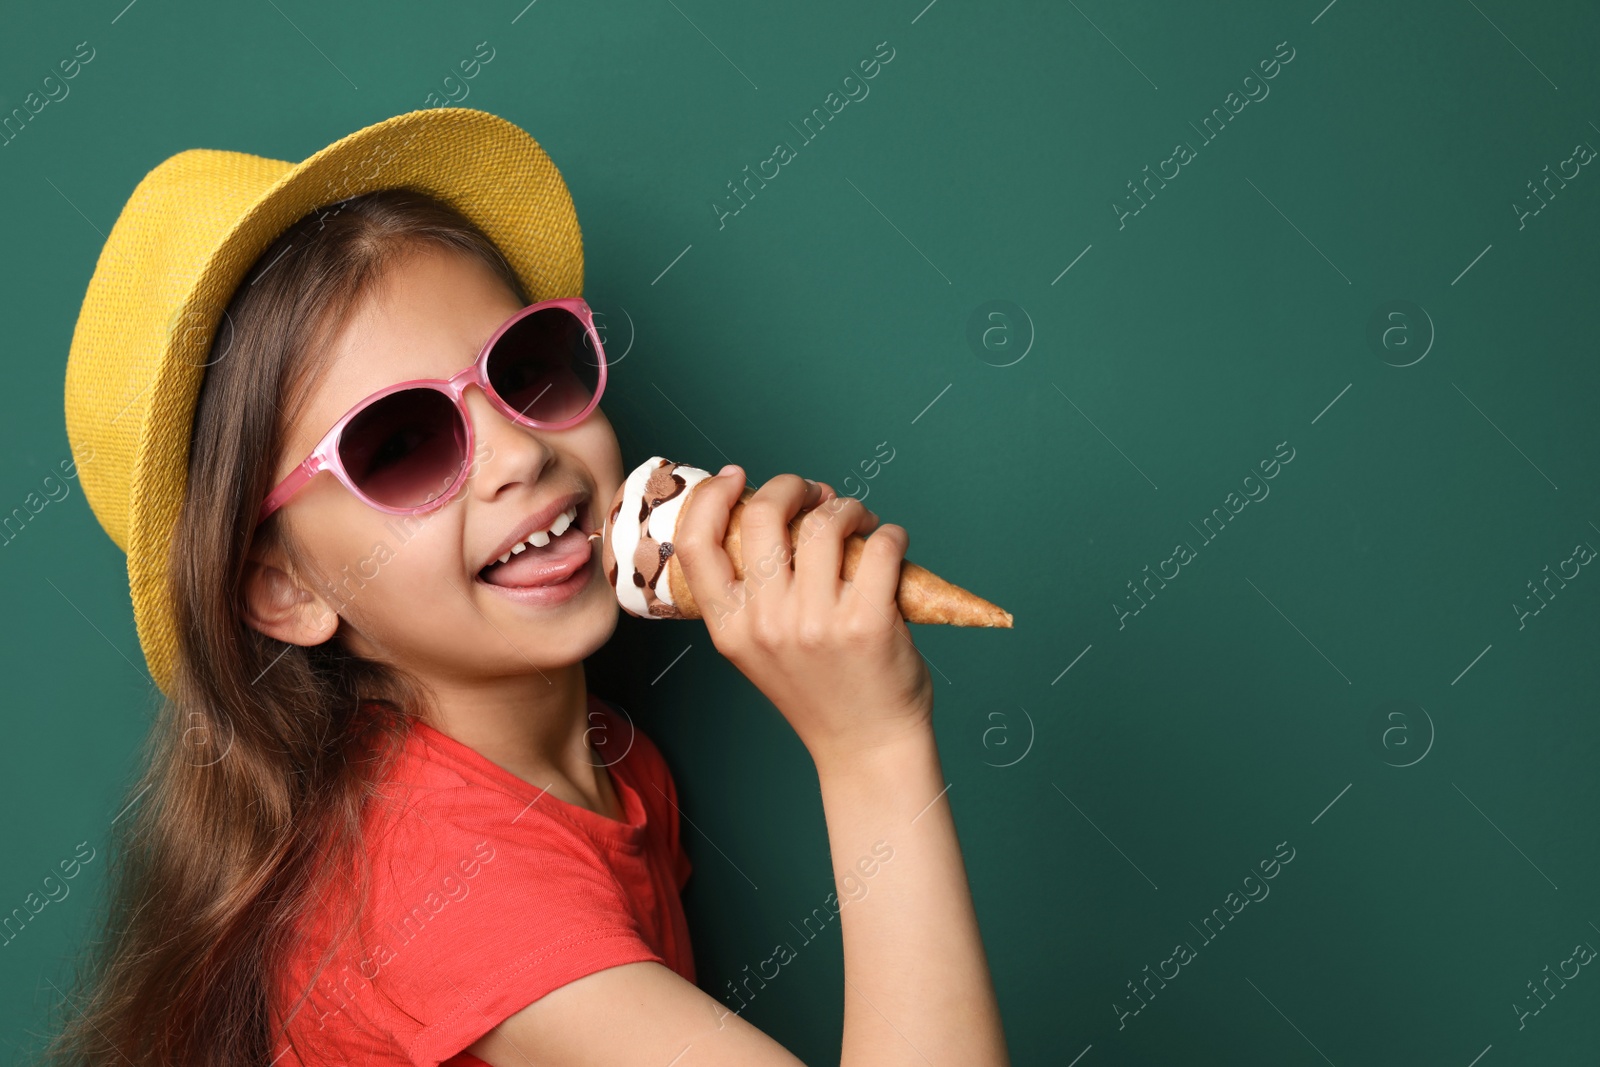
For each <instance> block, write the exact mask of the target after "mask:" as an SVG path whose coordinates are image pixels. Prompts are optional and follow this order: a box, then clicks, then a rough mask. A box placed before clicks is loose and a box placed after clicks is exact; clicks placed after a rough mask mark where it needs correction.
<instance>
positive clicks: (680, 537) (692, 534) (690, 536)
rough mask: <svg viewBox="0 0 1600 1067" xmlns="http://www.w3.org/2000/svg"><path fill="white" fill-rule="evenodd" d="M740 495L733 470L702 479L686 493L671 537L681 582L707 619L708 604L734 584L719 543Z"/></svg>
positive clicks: (740, 481) (738, 473)
mask: <svg viewBox="0 0 1600 1067" xmlns="http://www.w3.org/2000/svg"><path fill="white" fill-rule="evenodd" d="M743 492H744V471H743V470H740V469H739V468H737V467H735V468H734V469H733V470H732V471H730V472H729V473H727V474H722V475H713V476H712V477H710V478H705V479H702V480H701V481H699V482H697V483H696V484H695V486H694V487H693V489H691V490H690V494H689V500H688V502H687V503H685V504H684V507H683V511H682V513H681V514H680V515H679V516H678V525H677V529H676V530H675V531H674V533H673V536H674V537H675V538H676V540H675V541H674V543H673V553H674V554H675V555H676V556H677V557H678V564H679V566H681V567H682V568H683V580H684V581H685V582H687V583H688V585H689V591H690V592H691V593H693V594H694V600H695V603H696V604H697V605H699V607H700V614H701V615H702V616H705V617H707V618H709V617H710V613H711V604H712V603H715V602H717V601H720V600H721V599H722V598H723V597H724V596H725V595H726V594H727V591H728V589H729V587H730V586H732V584H733V583H734V581H735V580H736V579H735V577H734V570H733V561H732V560H731V559H729V558H728V552H727V549H725V548H723V546H722V541H723V538H725V537H726V536H727V535H728V514H729V512H731V511H732V510H733V505H734V503H735V502H737V501H738V499H739V495H740V494H741V493H743Z"/></svg>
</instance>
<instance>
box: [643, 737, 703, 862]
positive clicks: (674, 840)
mask: <svg viewBox="0 0 1600 1067" xmlns="http://www.w3.org/2000/svg"><path fill="white" fill-rule="evenodd" d="M638 744H639V749H640V751H639V759H638V761H637V762H636V763H635V764H634V766H635V767H636V768H637V771H636V773H638V774H639V775H641V776H642V778H643V779H644V789H643V793H644V797H645V803H646V805H648V807H649V809H650V822H651V824H652V825H653V826H658V827H663V828H664V830H663V831H662V832H663V837H664V852H665V854H666V856H667V859H668V862H669V863H670V864H671V870H672V884H673V886H674V887H675V888H676V889H677V890H678V891H679V892H680V893H681V892H682V891H683V887H684V885H685V884H686V883H687V882H688V881H689V875H690V874H692V873H693V872H694V864H692V863H690V862H689V853H688V852H687V851H686V850H685V849H684V847H683V833H682V824H683V816H682V814H681V812H680V811H679V810H678V803H679V801H678V786H677V783H676V782H674V781H673V780H672V769H671V768H670V767H668V766H667V760H666V757H665V756H663V755H662V754H661V750H660V749H659V748H657V747H656V744H655V742H654V741H652V740H650V737H649V735H647V734H645V733H644V732H643V731H642V730H641V731H640V732H639V735H638Z"/></svg>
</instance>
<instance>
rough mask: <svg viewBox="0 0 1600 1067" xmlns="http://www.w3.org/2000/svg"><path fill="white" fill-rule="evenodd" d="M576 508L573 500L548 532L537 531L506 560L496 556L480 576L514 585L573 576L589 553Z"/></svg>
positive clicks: (491, 583)
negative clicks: (570, 505) (577, 519)
mask: <svg viewBox="0 0 1600 1067" xmlns="http://www.w3.org/2000/svg"><path fill="white" fill-rule="evenodd" d="M577 510H578V506H577V505H576V504H574V505H573V506H572V507H570V508H568V509H567V510H566V511H564V512H562V513H561V514H560V515H558V516H556V520H555V522H554V523H552V524H551V527H550V530H549V532H548V533H546V532H545V531H537V532H535V533H534V534H532V535H531V536H530V537H529V538H528V540H526V541H524V542H522V545H521V548H520V549H513V550H512V552H511V554H510V555H509V557H507V558H505V560H504V562H502V561H500V560H496V561H495V562H494V563H491V564H489V566H487V567H485V568H484V569H483V570H482V571H480V572H479V576H480V577H481V578H482V579H483V580H484V581H485V582H487V583H488V584H490V585H499V586H504V587H506V588H512V589H515V588H527V587H530V586H540V585H555V584H556V583H557V582H563V581H565V580H566V579H568V578H570V577H571V576H572V575H573V574H574V573H575V572H576V571H577V570H578V569H579V568H580V567H582V566H583V565H584V564H586V563H588V562H589V556H590V541H589V537H588V535H586V534H585V533H584V532H583V530H582V528H581V527H580V526H579V524H578V523H577V522H576V521H575V520H576V515H575V513H576V512H577ZM541 541H542V542H543V543H542V544H541Z"/></svg>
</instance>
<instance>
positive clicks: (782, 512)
mask: <svg viewBox="0 0 1600 1067" xmlns="http://www.w3.org/2000/svg"><path fill="white" fill-rule="evenodd" d="M814 493H815V490H813V489H812V488H811V487H810V486H809V485H807V483H806V480H805V479H804V478H802V477H800V476H799V475H798V474H779V475H777V476H776V477H773V478H771V479H769V480H768V481H767V483H766V484H765V485H763V486H762V487H761V488H759V489H757V490H756V491H755V494H754V495H753V496H751V497H750V499H749V500H748V501H746V502H745V505H744V515H743V517H742V518H741V519H740V520H739V523H740V526H739V529H740V533H739V547H740V552H741V555H742V556H743V557H744V573H745V581H746V582H750V583H753V584H760V585H766V584H768V583H770V582H776V583H777V586H776V590H775V591H777V592H780V593H781V592H782V591H783V590H784V589H787V588H788V586H789V583H790V581H791V579H792V577H793V572H792V571H791V570H790V567H789V561H790V560H791V559H792V558H793V555H794V546H793V545H792V544H791V543H790V540H789V523H790V522H792V521H793V520H794V517H795V515H796V514H797V513H798V512H799V511H800V508H801V506H802V505H804V504H805V502H806V497H808V496H812V495H813V494H814Z"/></svg>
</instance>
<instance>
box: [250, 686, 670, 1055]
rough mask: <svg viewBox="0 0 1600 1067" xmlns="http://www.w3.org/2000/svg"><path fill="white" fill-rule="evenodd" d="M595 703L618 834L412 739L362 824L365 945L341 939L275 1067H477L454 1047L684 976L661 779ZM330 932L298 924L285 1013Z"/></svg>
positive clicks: (604, 820) (418, 734)
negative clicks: (545, 1006)
mask: <svg viewBox="0 0 1600 1067" xmlns="http://www.w3.org/2000/svg"><path fill="white" fill-rule="evenodd" d="M589 708H590V713H591V714H590V720H589V721H590V723H591V729H592V730H594V731H595V733H594V734H593V735H592V737H591V740H592V741H593V743H594V744H595V747H596V749H597V751H598V752H599V754H600V758H601V759H602V760H603V761H605V762H606V763H608V764H609V770H610V774H611V782H612V785H613V786H614V788H615V791H616V793H617V795H618V797H619V799H620V800H621V802H622V808H623V812H624V820H623V821H622V822H618V821H617V820H615V819H611V818H608V817H606V816H604V815H600V814H598V813H596V812H592V811H590V810H588V809H587V808H582V807H578V806H577V805H575V804H569V803H567V802H566V801H564V800H560V799H558V798H557V797H555V796H552V795H550V794H549V793H546V792H544V791H543V790H542V789H540V788H539V787H538V786H535V785H531V784H529V783H528V782H526V781H524V780H522V779H521V778H519V777H517V776H516V775H514V774H512V773H511V772H510V771H507V770H506V769H504V768H503V767H500V766H498V765H496V764H494V763H492V762H491V761H490V760H488V759H487V758H485V757H484V756H482V755H479V754H478V753H477V752H476V751H474V750H473V749H471V748H468V747H467V746H466V745H463V744H462V743H460V742H459V741H456V740H454V739H452V738H450V737H448V736H446V735H445V734H443V733H441V732H440V731H438V730H436V729H434V728H432V727H430V726H427V725H425V724H418V725H417V726H416V727H415V728H414V730H413V732H412V734H411V735H410V737H408V738H407V740H406V743H405V748H404V751H403V753H402V754H401V755H400V756H399V758H398V759H397V761H396V763H395V765H394V769H393V771H392V773H391V775H390V777H389V778H388V780H387V782H386V784H385V786H384V788H383V790H382V793H383V800H382V801H379V802H374V803H373V805H372V806H371V807H370V808H369V810H368V814H367V816H366V817H365V824H364V825H365V826H366V827H367V829H366V831H365V833H366V838H365V847H366V848H367V850H368V854H369V856H370V859H371V871H372V875H371V878H372V881H371V885H370V888H369V891H368V905H367V908H366V909H365V911H364V913H363V917H362V920H361V925H360V927H359V929H360V937H361V940H360V941H359V942H355V941H353V940H352V939H350V938H346V940H345V941H344V942H343V943H342V944H341V945H340V946H339V949H338V950H337V952H336V954H335V955H334V956H333V957H332V959H331V960H330V961H329V962H328V964H327V965H326V966H325V967H324V968H323V970H322V972H321V974H320V976H319V977H318V978H317V981H316V983H315V986H314V987H313V990H312V992H311V995H310V997H309V998H308V999H306V1000H305V1001H304V1002H302V1003H301V1004H300V1006H299V1008H298V1009H295V1014H294V1015H293V1017H291V1018H290V1020H289V1022H288V1026H287V1030H288V1033H289V1035H290V1036H292V1037H293V1039H294V1041H295V1048H294V1049H289V1050H287V1051H286V1050H285V1046H286V1044H287V1042H286V1041H285V1039H284V1035H283V1034H282V1033H274V1035H273V1049H274V1054H275V1055H277V1054H281V1057H282V1058H281V1059H279V1060H278V1061H277V1065H279V1067H290V1065H295V1064H299V1063H301V1062H304V1063H306V1064H313V1065H318V1067H320V1065H322V1064H397V1065H398V1064H418V1065H422V1067H435V1065H437V1064H441V1063H443V1064H446V1065H447V1067H485V1065H484V1064H483V1061H482V1060H480V1059H478V1058H477V1057H476V1056H472V1055H469V1054H468V1053H466V1052H464V1051H463V1050H464V1049H465V1048H466V1047H467V1046H468V1045H471V1044H472V1043H473V1042H474V1041H476V1040H477V1039H478V1038H480V1037H482V1036H483V1035H484V1034H486V1033H488V1032H489V1031H490V1030H492V1029H493V1028H494V1027H495V1026H497V1025H498V1024H499V1023H500V1022H501V1021H502V1020H504V1019H505V1018H507V1017H508V1016H510V1015H512V1014H514V1013H515V1012H517V1011H518V1010H520V1009H522V1008H524V1007H526V1006H527V1005H528V1004H531V1003H532V1002H534V1001H536V1000H538V999H539V998H540V997H542V996H544V995H545V994H546V993H548V992H550V991H551V990H552V989H556V988H558V987H559V986H562V985H564V984H566V983H567V982H571V981H573V980H574V979H577V978H581V977H583V976H584V975H586V974H591V973H593V972H594V971H599V970H603V969H605V968H607V967H614V966H617V965H618V964H622V963H632V962H635V961H638V960H655V961H657V962H659V963H662V964H665V965H666V966H668V967H671V968H672V969H673V970H674V971H676V972H677V973H679V974H681V975H682V976H683V977H684V978H686V979H688V980H689V981H691V982H693V981H694V980H695V978H694V957H693V955H692V953H691V952H690V947H689V928H688V924H687V922H686V921H685V919H684V914H683V905H682V902H681V901H680V899H679V896H678V894H679V890H681V889H682V888H683V885H684V883H685V882H686V881H687V880H688V878H689V873H690V869H691V868H690V863H689V857H688V856H687V855H686V854H685V853H684V851H683V846H682V843H681V841H680V839H679V835H678V809H677V790H676V788H675V787H674V785H673V781H672V775H671V773H670V772H669V770H668V769H667V764H666V761H665V760H664V759H663V758H662V756H661V753H660V751H659V750H658V749H657V748H656V747H655V745H654V744H653V743H652V742H651V741H650V739H649V738H648V737H646V736H645V734H644V732H643V731H641V730H639V729H637V728H636V727H635V726H634V725H633V724H632V723H631V722H630V721H629V720H628V719H627V718H625V717H624V716H623V715H621V714H620V713H618V712H617V711H616V710H615V709H613V708H611V707H610V705H608V704H606V703H605V702H603V701H601V700H600V699H599V698H598V697H595V696H594V695H593V694H590V697H589ZM602 731H603V732H602ZM618 753H621V755H618ZM346 907H348V905H346ZM347 914H348V911H347V910H341V911H340V913H339V915H338V916H337V918H338V919H340V920H342V919H343V918H344V917H345V916H346V915H347ZM331 921H334V917H331V916H330V915H329V914H328V909H327V908H321V907H319V908H318V909H317V910H316V911H315V912H313V913H312V914H311V915H310V916H309V917H308V921H307V928H308V929H309V930H311V931H312V933H311V935H310V937H309V938H308V939H307V941H306V945H305V948H304V950H303V951H302V952H301V953H300V954H299V955H298V956H297V957H296V958H294V959H293V960H291V961H290V963H289V966H288V968H287V973H286V974H285V975H284V980H283V983H282V985H281V987H280V988H279V990H278V998H279V999H278V1002H277V1004H276V1005H275V1007H276V1010H277V1011H278V1012H282V1011H284V1010H288V1008H289V1006H291V1005H292V1004H293V1003H294V1000H295V998H297V997H298V996H299V995H300V994H301V993H303V992H304V991H305V989H306V987H307V982H308V976H309V974H310V972H311V969H312V968H313V967H314V966H315V965H316V963H317V962H318V961H319V960H320V959H321V957H322V955H323V954H324V953H325V952H326V950H327V948H328V945H329V941H330V939H331V936H332V931H331V930H330V929H329V927H328V924H329V923H330V922H331ZM358 945H359V947H357V946H358ZM275 1017H277V1016H276V1015H275Z"/></svg>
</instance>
